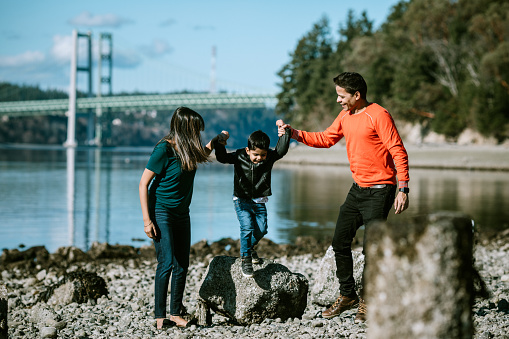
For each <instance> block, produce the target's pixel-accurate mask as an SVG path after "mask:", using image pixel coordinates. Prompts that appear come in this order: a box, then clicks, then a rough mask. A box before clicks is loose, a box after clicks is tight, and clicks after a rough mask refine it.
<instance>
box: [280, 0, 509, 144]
mask: <svg viewBox="0 0 509 339" xmlns="http://www.w3.org/2000/svg"><path fill="white" fill-rule="evenodd" d="M346 19H347V20H346V24H344V25H340V27H339V31H338V33H339V34H338V35H339V39H337V40H334V39H333V34H332V33H331V27H330V23H329V20H328V19H327V17H324V18H322V19H321V20H320V21H318V22H317V23H316V24H315V25H314V26H313V27H312V28H311V30H310V31H309V32H308V33H307V34H305V35H304V36H303V37H302V38H301V39H300V40H299V41H298V43H297V45H296V48H295V50H294V51H293V53H292V54H291V60H290V62H289V63H288V64H286V65H284V66H283V67H282V68H281V70H280V72H279V74H278V75H279V76H280V78H281V83H280V87H281V91H280V93H279V94H278V99H279V104H278V105H277V108H276V109H277V112H278V113H280V114H282V115H284V116H285V118H286V119H287V120H289V121H291V122H292V123H293V125H294V126H295V127H301V128H303V129H309V130H319V129H323V128H325V127H327V126H328V125H329V124H330V123H331V121H332V120H333V118H334V117H336V115H337V114H338V113H339V110H340V109H341V108H340V107H338V105H337V103H336V100H335V99H336V97H335V92H334V84H333V81H332V79H333V78H334V76H336V75H337V74H339V73H341V72H344V71H354V72H358V73H361V74H362V75H363V76H364V77H365V79H366V82H367V84H368V100H369V101H372V102H377V103H379V104H381V105H382V106H384V107H386V108H387V109H388V110H389V111H390V112H391V114H392V115H393V116H394V117H395V118H396V119H398V120H403V121H408V122H413V123H419V124H421V125H422V126H423V128H424V129H428V130H430V131H434V132H437V133H439V134H444V135H446V136H448V137H450V138H451V139H454V138H455V137H457V136H458V135H459V134H460V133H461V132H462V131H463V130H464V129H466V128H470V129H472V130H474V131H478V132H480V133H481V134H483V135H484V136H492V137H495V138H496V139H497V140H498V141H499V142H501V141H503V140H504V139H507V138H509V2H508V1H506V0H458V1H450V0H434V1H429V0H411V1H401V2H399V3H398V4H396V5H395V6H394V7H393V8H392V13H391V14H390V15H389V16H388V18H387V20H386V22H385V23H383V24H382V25H381V27H380V28H379V29H377V30H374V29H373V23H372V21H370V20H369V18H368V17H367V16H366V14H365V13H362V14H361V15H360V16H356V15H355V13H354V12H353V11H349V12H348V14H347V17H346Z"/></svg>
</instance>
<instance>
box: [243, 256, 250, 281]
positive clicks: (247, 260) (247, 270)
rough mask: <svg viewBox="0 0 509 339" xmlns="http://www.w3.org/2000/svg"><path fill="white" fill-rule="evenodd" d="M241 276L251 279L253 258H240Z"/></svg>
mask: <svg viewBox="0 0 509 339" xmlns="http://www.w3.org/2000/svg"><path fill="white" fill-rule="evenodd" d="M242 275H243V276H244V277H248V278H250V277H252V276H253V258H252V257H242Z"/></svg>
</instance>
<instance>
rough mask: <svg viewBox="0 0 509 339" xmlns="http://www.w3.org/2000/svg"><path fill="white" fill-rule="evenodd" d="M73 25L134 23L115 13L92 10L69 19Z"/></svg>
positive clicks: (108, 25) (102, 25) (110, 25)
mask: <svg viewBox="0 0 509 339" xmlns="http://www.w3.org/2000/svg"><path fill="white" fill-rule="evenodd" d="M68 22H69V23H70V24H71V25H75V26H87V27H115V28H116V27H120V26H122V25H124V24H130V23H133V21H132V20H130V19H125V18H121V17H119V16H117V15H115V14H103V15H93V14H91V13H90V12H87V11H85V12H82V13H81V14H79V15H78V16H76V17H75V18H73V19H70V20H69V21H68Z"/></svg>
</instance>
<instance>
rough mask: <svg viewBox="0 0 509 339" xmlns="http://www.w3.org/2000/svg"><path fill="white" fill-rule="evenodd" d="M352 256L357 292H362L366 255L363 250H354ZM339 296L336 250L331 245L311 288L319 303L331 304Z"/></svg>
mask: <svg viewBox="0 0 509 339" xmlns="http://www.w3.org/2000/svg"><path fill="white" fill-rule="evenodd" d="M352 257H353V276H354V279H355V289H356V290H357V293H360V289H361V278H362V271H363V269H364V255H363V254H362V253H361V252H358V251H352ZM338 297H339V281H338V278H337V277H336V258H335V256H334V250H333V249H332V246H330V247H329V248H328V249H327V252H326V253H325V256H324V257H323V259H322V262H321V263H320V266H319V267H318V270H317V271H316V275H315V281H314V284H313V287H312V288H311V298H312V300H313V302H314V303H315V304H317V305H320V306H330V305H331V304H333V303H334V301H336V299H337V298H338Z"/></svg>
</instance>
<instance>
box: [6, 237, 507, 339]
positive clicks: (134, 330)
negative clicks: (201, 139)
mask: <svg viewBox="0 0 509 339" xmlns="http://www.w3.org/2000/svg"><path fill="white" fill-rule="evenodd" d="M508 240H509V231H508V232H504V233H503V234H500V235H498V236H497V237H495V238H492V239H484V240H483V241H478V242H477V244H476V246H475V251H474V256H475V267H476V268H477V270H478V271H479V273H480V275H481V277H482V278H483V281H484V283H485V284H486V287H487V289H488V292H489V295H488V296H487V297H481V296H478V297H476V299H475V305H474V308H473V321H474V326H475V335H474V338H508V334H507V333H508V330H509V303H508V300H509V260H507V258H508V255H509V243H508ZM328 246H329V241H328V240H323V241H318V240H316V239H314V238H299V239H298V240H297V241H296V243H295V244H292V245H288V244H284V245H280V244H276V243H273V242H271V241H270V240H265V239H263V241H262V242H261V243H260V244H259V247H258V251H259V253H260V255H261V256H262V257H264V258H266V259H270V260H274V262H277V263H279V264H282V265H284V266H286V267H287V268H288V269H289V270H290V271H292V272H296V273H300V274H302V275H303V276H304V277H306V278H307V279H308V281H309V285H310V286H312V285H313V281H314V277H315V276H316V274H317V270H318V268H319V266H320V262H321V260H322V257H323V255H324V254H325V252H326V249H327V248H328ZM238 250H239V248H238V241H237V240H233V239H223V240H221V241H218V242H214V243H212V244H208V243H207V242H206V241H205V240H204V241H201V242H198V243H196V244H194V245H193V246H192V250H191V266H190V269H189V274H188V278H187V287H186V294H185V297H184V305H185V307H186V309H187V313H188V315H189V317H193V315H194V313H195V311H196V309H197V300H198V290H199V286H200V283H201V281H202V279H203V277H204V274H205V272H206V269H207V265H208V263H209V262H210V261H211V259H212V258H214V257H215V256H219V255H226V256H238ZM356 250H359V248H357V249H356ZM0 263H1V264H0V272H1V279H2V281H1V284H3V285H4V286H5V287H6V291H7V300H8V309H9V312H8V328H9V329H8V333H9V338H154V337H161V338H163V337H172V338H366V335H367V332H368V331H369V320H368V322H367V323H364V324H355V323H354V321H353V320H354V317H355V310H351V311H347V312H345V313H343V314H342V315H341V316H339V317H336V318H333V319H323V318H321V317H320V316H319V314H320V311H322V310H323V307H321V306H318V305H316V304H315V303H314V302H313V299H312V297H311V294H310V293H309V295H308V298H307V307H306V309H305V312H304V314H303V316H302V317H301V318H289V319H284V320H283V319H265V320H264V321H263V322H261V323H260V324H251V325H248V326H239V325H237V324H234V323H232V322H231V321H230V320H229V319H227V318H225V317H223V316H221V315H218V314H214V313H213V316H212V325H210V326H199V325H192V326H190V327H189V328H176V327H172V328H169V329H166V330H164V331H158V330H156V329H155V320H154V318H153V316H154V314H153V305H154V301H153V279H154V275H155V266H156V262H155V259H154V249H153V247H152V246H146V247H141V248H135V247H131V246H120V245H117V246H110V245H108V244H98V243H95V244H94V245H93V246H92V248H91V249H90V250H89V251H87V252H86V253H85V252H82V251H81V250H79V249H77V248H70V247H66V248H60V249H59V250H58V251H56V252H55V253H51V254H50V253H48V252H47V251H46V249H45V248H44V247H36V248H30V249H27V250H25V251H19V250H16V249H15V250H4V252H3V254H2V256H1V260H0ZM71 272H75V273H77V272H90V273H96V274H97V276H99V277H102V278H103V279H104V281H105V283H106V288H107V295H104V296H101V297H99V298H97V299H96V300H94V299H88V300H87V301H86V302H82V303H78V302H71V303H51V302H50V301H48V302H45V301H44V295H47V292H48V290H49V289H50V287H51V286H52V285H55V284H57V283H58V282H59V281H62V280H63V279H64V276H66V275H69V274H70V273H71Z"/></svg>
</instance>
